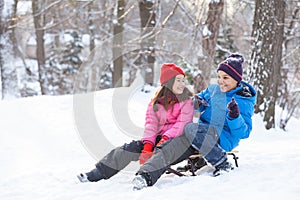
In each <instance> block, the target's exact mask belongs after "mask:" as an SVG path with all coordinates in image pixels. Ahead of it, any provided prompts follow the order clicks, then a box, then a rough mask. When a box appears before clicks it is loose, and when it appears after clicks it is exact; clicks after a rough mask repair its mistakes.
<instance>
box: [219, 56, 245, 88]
mask: <svg viewBox="0 0 300 200" xmlns="http://www.w3.org/2000/svg"><path fill="white" fill-rule="evenodd" d="M243 63H244V58H243V56H242V55H240V54H231V55H230V56H228V57H227V58H226V60H224V61H222V62H221V63H220V64H219V66H218V69H217V71H219V70H222V71H224V72H225V73H227V74H228V75H229V76H231V77H232V78H233V79H234V80H236V81H237V82H238V83H239V82H241V80H242V79H243Z"/></svg>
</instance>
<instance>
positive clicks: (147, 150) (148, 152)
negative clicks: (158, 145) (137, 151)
mask: <svg viewBox="0 0 300 200" xmlns="http://www.w3.org/2000/svg"><path fill="white" fill-rule="evenodd" d="M151 156H153V152H152V144H150V143H145V144H144V149H143V150H142V153H141V155H140V158H139V160H140V165H143V164H144V163H145V162H147V160H148V159H149V158H151Z"/></svg>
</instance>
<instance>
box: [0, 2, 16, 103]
mask: <svg viewBox="0 0 300 200" xmlns="http://www.w3.org/2000/svg"><path fill="white" fill-rule="evenodd" d="M14 3H16V2H14ZM14 3H13V4H12V8H8V7H6V9H7V10H9V11H8V12H7V15H5V14H4V12H3V10H4V7H5V5H4V1H1V2H0V68H1V89H2V99H4V98H5V97H18V96H19V89H18V77H17V72H16V67H15V65H14V60H15V56H14V48H13V46H14V45H13V44H12V43H14V40H11V39H12V34H13V31H12V30H11V29H10V25H11V23H10V22H11V20H10V19H12V16H14V9H13V8H14V7H15V4H14ZM7 6H8V5H7Z"/></svg>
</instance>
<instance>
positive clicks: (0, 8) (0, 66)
mask: <svg viewBox="0 0 300 200" xmlns="http://www.w3.org/2000/svg"><path fill="white" fill-rule="evenodd" d="M3 8H4V1H0V70H1V71H0V73H1V99H3V97H4V95H3V94H4V92H3V91H5V85H4V76H3V64H4V63H3V55H2V49H4V48H3V44H2V42H1V41H2V38H3V33H4V31H3V30H4V26H3V21H4V20H3V19H2V17H3V16H2V11H3Z"/></svg>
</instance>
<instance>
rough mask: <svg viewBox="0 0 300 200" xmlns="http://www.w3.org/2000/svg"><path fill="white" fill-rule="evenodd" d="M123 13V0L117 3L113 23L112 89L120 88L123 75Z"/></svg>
mask: <svg viewBox="0 0 300 200" xmlns="http://www.w3.org/2000/svg"><path fill="white" fill-rule="evenodd" d="M124 13H125V0H118V1H117V16H116V20H115V21H114V24H113V26H114V28H113V34H114V38H113V67H114V69H113V76H112V82H113V87H121V86H122V82H123V79H122V74H123V55H122V49H123V47H122V46H123V24H124Z"/></svg>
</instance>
